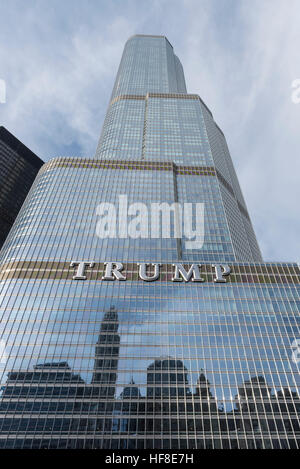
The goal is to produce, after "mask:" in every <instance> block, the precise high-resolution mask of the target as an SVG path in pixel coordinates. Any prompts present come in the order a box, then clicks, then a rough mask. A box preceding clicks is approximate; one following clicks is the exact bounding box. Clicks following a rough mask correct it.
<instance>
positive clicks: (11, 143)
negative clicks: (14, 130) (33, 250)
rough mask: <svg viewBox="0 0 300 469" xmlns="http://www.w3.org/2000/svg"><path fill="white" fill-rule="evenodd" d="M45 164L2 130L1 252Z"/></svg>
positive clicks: (3, 128)
mask: <svg viewBox="0 0 300 469" xmlns="http://www.w3.org/2000/svg"><path fill="white" fill-rule="evenodd" d="M43 163H44V162H43V161H42V160H41V159H40V158H39V157H38V156H36V155H35V154H34V153H33V152H32V151H31V150H29V148H27V147H26V146H25V145H24V144H23V143H21V142H20V141H19V140H18V139H17V138H16V137H14V136H13V135H12V134H11V133H10V132H9V131H8V130H7V129H6V128H5V127H2V126H1V127H0V249H1V247H2V245H3V243H4V241H5V239H6V237H7V235H8V233H9V230H10V229H11V227H12V225H13V223H14V221H15V219H16V216H17V215H18V212H19V210H20V208H21V207H22V204H23V202H24V200H25V198H26V196H27V194H28V192H29V189H30V187H31V186H32V183H33V181H34V179H35V177H36V175H37V173H38V171H39V169H40V168H41V167H42V165H43Z"/></svg>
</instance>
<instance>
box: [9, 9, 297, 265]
mask: <svg viewBox="0 0 300 469" xmlns="http://www.w3.org/2000/svg"><path fill="white" fill-rule="evenodd" d="M1 8H2V12H3V11H4V14H2V15H1V17H2V18H5V21H2V24H1V29H0V79H4V80H5V82H6V85H7V89H6V101H7V102H6V104H5V105H2V104H0V113H1V115H0V119H1V124H3V125H5V126H6V127H7V128H8V129H9V130H10V131H11V132H13V133H14V134H15V135H16V136H17V137H18V138H20V140H22V141H23V142H24V143H25V144H26V145H28V146H29V147H30V148H31V149H32V150H33V151H35V152H36V153H37V154H38V155H40V156H41V157H42V158H44V159H45V160H46V159H48V158H50V157H53V156H60V155H78V156H92V155H93V154H94V151H95V148H96V145H97V140H98V137H99V134H100V130H101V126H102V123H103V119H104V115H105V112H106V108H107V104H108V101H109V97H110V94H111V90H112V87H113V81H114V78H115V75H116V72H117V67H118V64H119V61H120V58H121V54H122V49H123V46H124V43H125V41H126V40H127V38H128V37H129V36H130V35H132V34H135V33H144V34H164V35H166V36H167V37H168V38H169V40H170V42H171V43H172V44H173V46H174V49H175V52H176V54H177V55H178V56H179V58H180V59H181V61H182V63H183V66H184V69H185V75H186V81H187V85H188V91H189V92H191V93H198V94H199V95H200V96H201V97H202V98H203V99H204V101H205V102H206V103H207V105H208V106H209V107H210V109H211V110H212V112H213V114H214V116H215V120H216V121H217V123H218V124H219V125H220V126H221V128H222V129H223V131H224V132H225V135H226V137H227V140H228V144H229V148H230V151H231V154H232V158H233V161H234V164H235V167H236V169H237V173H238V177H239V180H240V182H241V186H242V190H243V193H244V196H245V199H246V202H247V205H248V208H249V211H250V215H251V217H252V220H253V223H254V228H255V230H256V232H257V235H258V240H259V242H260V245H261V247H262V251H263V255H264V257H265V258H266V259H268V260H286V261H295V260H297V254H298V249H297V248H298V247H299V242H298V232H299V229H300V220H299V208H298V200H299V199H300V189H299V174H300V172H299V170H300V168H299V165H300V163H299V157H298V151H297V150H298V148H299V140H300V135H299V120H300V104H299V105H296V104H293V103H292V101H291V93H292V90H291V83H292V81H293V80H294V79H296V78H300V64H299V52H298V44H299V43H300V37H299V36H300V32H299V28H298V18H299V15H300V3H299V1H298V0H289V2H288V4H287V2H286V1H285V0H272V1H270V0H264V1H261V0H240V1H239V2H236V1H235V0H201V1H199V0H185V1H184V0H159V1H158V0H154V1H152V2H147V1H146V0H131V1H130V0H113V1H104V0H87V1H85V2H80V1H78V0H65V1H64V2H59V1H58V0H52V1H51V2H48V1H46V0H39V2H33V1H27V2H26V4H24V2H23V1H22V0H15V1H14V2H10V1H9V0H3V1H2V6H1Z"/></svg>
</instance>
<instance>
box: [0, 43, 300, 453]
mask: <svg viewBox="0 0 300 469" xmlns="http://www.w3.org/2000/svg"><path fill="white" fill-rule="evenodd" d="M120 196H123V199H122V198H121V199H120ZM124 196H126V197H127V198H126V202H127V203H128V207H129V205H130V204H131V203H136V202H139V203H143V204H144V205H146V206H147V207H148V208H149V209H150V208H151V207H149V204H150V203H154V204H158V203H165V204H169V206H170V204H174V203H177V204H184V203H189V204H193V203H200V204H202V205H201V206H202V207H204V217H202V222H203V226H204V238H203V239H202V241H203V243H202V242H200V241H201V239H200V238H199V239H200V241H199V239H198V236H196V235H198V231H197V233H196V235H195V240H196V241H197V242H196V243H193V239H192V238H191V239H189V238H186V237H185V232H184V231H182V233H183V234H182V235H181V236H179V237H177V238H176V237H175V236H173V237H172V236H171V235H170V237H164V236H163V233H159V236H157V237H155V236H154V237H152V238H151V237H143V236H139V233H137V232H138V226H135V230H133V231H134V234H135V235H136V236H131V235H130V236H129V235H128V234H130V233H131V234H132V230H128V232H127V233H126V226H127V225H126V215H127V213H128V210H127V213H126V209H127V208H128V207H126V203H125V205H124V203H123V202H124V200H125V199H124ZM120 200H121V202H122V201H123V202H122V203H123V205H122V203H121V205H119V204H120ZM101 202H104V203H108V202H109V203H111V204H114V207H117V206H118V210H117V211H116V219H115V221H116V232H115V233H114V232H112V233H111V236H112V237H108V236H102V235H101V233H102V232H101V229H100V230H99V220H100V219H101V216H102V215H101V207H103V206H101V207H100V208H99V204H100V203H101ZM177 207H178V205H177ZM119 209H120V210H119ZM131 209H132V206H131ZM174 210H175V209H174ZM149 213H150V211H149ZM169 215H170V219H169V221H170V227H171V229H172V230H173V231H174V227H175V219H174V218H172V213H171V214H169ZM132 216H133V215H131V219H132ZM163 216H164V217H166V216H167V215H166V214H162V215H161V216H160V217H161V218H163ZM127 221H128V219H127ZM150 221H151V220H150V219H149V220H148V222H149V223H148V228H149V232H150V231H151V230H150V228H151V227H150ZM187 221H188V224H190V225H191V226H195V222H196V215H195V213H188V215H187ZM137 225H138V224H137ZM100 228H101V226H100ZM132 228H133V226H131V229H132ZM80 262H84V263H85V264H84V270H81V272H80V266H78V264H79V263H80ZM108 262H113V263H115V262H120V263H122V264H123V271H122V272H123V274H124V277H125V278H126V280H124V279H123V280H122V279H121V280H120V278H115V276H114V275H106V269H107V264H105V263H108ZM141 263H147V264H154V263H156V264H157V263H159V264H161V266H160V275H159V277H158V278H157V279H156V280H155V281H150V282H148V281H143V280H142V279H141V278H140V266H138V264H141ZM173 264H176V265H177V267H178V265H179V264H180V265H181V266H182V269H183V268H184V269H185V270H186V273H188V270H189V269H190V268H191V266H192V265H193V264H198V265H200V266H201V267H199V270H201V278H198V280H199V281H194V282H193V281H192V280H191V279H190V281H188V279H187V278H181V280H182V281H181V282H180V281H178V282H177V281H172V278H173V275H174V266H173ZM81 266H82V264H81ZM218 266H219V267H218ZM152 268H153V266H151V265H150V266H149V272H150V271H151V269H152ZM217 268H219V269H220V272H221V274H222V273H224V272H225V271H227V273H228V275H226V276H224V277H223V275H221V276H222V278H221V280H222V281H221V282H220V278H217V276H216V272H217ZM151 272H152V271H151ZM181 272H182V270H181ZM149 275H150V274H149ZM187 277H188V275H187ZM177 280H178V279H177ZM194 280H195V279H194ZM216 280H217V281H216ZM112 305H114V307H112ZM299 313H300V270H299V265H298V264H297V263H280V262H268V263H265V262H263V260H262V257H261V253H260V249H259V246H258V243H257V240H256V236H255V233H254V230H253V226H252V222H251V219H250V216H249V213H248V210H247V206H246V203H245V200H244V198H243V195H242V191H241V188H240V185H239V182H238V179H237V176H236V173H235V170H234V167H233V163H232V160H231V157H230V154H229V151H228V147H227V144H226V139H225V137H224V134H223V132H222V131H221V129H220V128H219V126H218V125H217V124H216V123H215V121H214V118H213V115H212V113H211V111H210V110H209V109H208V107H207V106H206V104H205V103H204V102H203V100H202V99H201V98H200V97H199V96H198V95H195V94H189V93H187V90H186V86H185V78H184V72H183V68H182V65H181V63H180V61H179V59H178V58H177V56H176V55H175V54H174V51H173V47H172V45H171V44H170V42H169V41H168V40H167V38H165V37H164V36H151V35H149V36H143V35H136V36H133V37H132V38H130V39H129V40H128V41H127V43H126V45H125V48H124V53H123V56H122V59H121V63H120V67H119V70H118V75H117V78H116V82H115V85H114V88H113V93H112V96H111V100H110V103H109V106H108V110H107V114H106V117H105V121H104V125H103V129H102V133H101V136H100V140H99V144H98V147H97V151H96V155H95V157H94V158H76V157H69V158H54V159H52V160H50V161H49V162H47V163H46V164H45V165H44V166H43V167H42V168H41V169H40V171H39V173H38V176H37V178H36V180H35V183H34V186H33V187H32V189H31V191H30V194H29V196H28V197H27V199H26V202H25V203H24V205H23V207H22V209H21V211H20V213H19V215H18V217H17V219H16V221H15V223H14V226H13V228H12V230H11V232H10V234H9V236H8V238H7V240H6V242H5V244H4V246H3V248H2V250H1V253H0V315H1V324H0V328H1V330H0V334H1V335H0V352H1V353H0V370H1V376H2V378H1V386H2V394H1V401H0V410H1V416H0V425H1V431H0V447H1V448H10V447H14V448H27V447H35V448H46V447H47V448H106V449H108V448H111V449H118V448H128V449H140V448H161V449H169V448H170V449H176V450H177V449H179V450H180V449H186V448H187V449H189V448H298V447H299V411H300V409H299V376H300V375H299V360H298V356H300V354H298V355H297V353H296V352H297V350H298V349H299V347H298V345H297V344H298V340H299V337H300V333H299Z"/></svg>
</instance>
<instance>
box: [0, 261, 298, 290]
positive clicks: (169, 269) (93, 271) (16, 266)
mask: <svg viewBox="0 0 300 469" xmlns="http://www.w3.org/2000/svg"><path fill="white" fill-rule="evenodd" d="M70 264H71V261H70V262H56V261H53V262H52V261H48V262H47V261H12V262H8V263H5V264H3V265H2V266H1V267H0V281H4V280H8V279H40V280H41V279H44V280H47V279H56V280H72V278H73V276H74V273H75V270H76V269H74V268H73V267H70ZM123 265H124V269H123V271H122V274H123V275H125V276H126V279H127V280H128V281H130V280H131V281H139V282H143V280H141V279H140V277H139V267H138V265H137V263H124V264H123ZM190 266H191V265H190V264H184V267H185V269H186V270H189V268H190ZM230 268H231V273H230V275H229V276H228V277H226V281H227V284H229V283H236V282H238V283H250V284H251V283H259V284H262V283H263V284H269V283H271V284H275V283H278V284H280V285H281V284H287V283H289V284H300V269H299V268H298V267H297V265H296V264H295V265H293V264H291V265H286V266H282V265H280V264H278V265H276V264H272V265H271V264H260V265H257V264H253V265H251V264H249V265H245V264H244V265H243V264H231V265H230ZM103 273H104V263H103V262H100V263H95V265H94V267H93V268H90V267H86V269H85V275H86V277H87V280H97V281H103V280H101V279H102V276H103ZM148 274H149V275H153V269H152V266H151V268H149V272H148ZM173 276H174V267H173V266H172V264H162V266H161V268H160V277H159V279H158V280H157V281H158V282H159V281H161V282H168V281H170V282H171V280H172V277H173ZM201 277H203V279H204V281H205V282H213V279H214V272H213V268H212V266H211V264H201ZM191 284H192V282H191Z"/></svg>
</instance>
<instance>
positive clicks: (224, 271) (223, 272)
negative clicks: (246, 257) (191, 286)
mask: <svg viewBox="0 0 300 469" xmlns="http://www.w3.org/2000/svg"><path fill="white" fill-rule="evenodd" d="M212 267H214V269H215V274H216V278H214V282H216V283H226V278H223V277H226V276H227V275H229V274H230V272H231V269H230V267H229V265H227V264H212Z"/></svg>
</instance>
